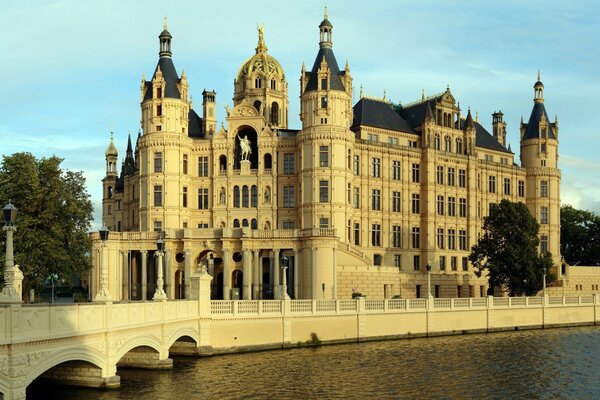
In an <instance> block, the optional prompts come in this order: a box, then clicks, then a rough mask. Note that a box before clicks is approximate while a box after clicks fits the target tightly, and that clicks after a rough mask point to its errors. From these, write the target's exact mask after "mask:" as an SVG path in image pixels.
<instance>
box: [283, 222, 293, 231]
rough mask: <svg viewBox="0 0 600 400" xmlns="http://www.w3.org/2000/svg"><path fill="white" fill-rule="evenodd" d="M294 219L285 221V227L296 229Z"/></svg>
mask: <svg viewBox="0 0 600 400" xmlns="http://www.w3.org/2000/svg"><path fill="white" fill-rule="evenodd" d="M294 226H295V224H294V221H283V229H294Z"/></svg>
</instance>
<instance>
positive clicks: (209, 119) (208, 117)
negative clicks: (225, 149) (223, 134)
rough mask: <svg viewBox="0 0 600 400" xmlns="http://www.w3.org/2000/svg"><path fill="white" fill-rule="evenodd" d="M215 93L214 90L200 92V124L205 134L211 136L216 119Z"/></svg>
mask: <svg viewBox="0 0 600 400" xmlns="http://www.w3.org/2000/svg"><path fill="white" fill-rule="evenodd" d="M216 96H217V93H216V92H215V91H214V90H211V91H207V90H206V89H204V91H203V92H202V116H203V119H202V123H203V130H204V132H205V133H206V134H208V135H212V134H213V133H214V131H215V129H216V125H217V119H216V111H215V97H216Z"/></svg>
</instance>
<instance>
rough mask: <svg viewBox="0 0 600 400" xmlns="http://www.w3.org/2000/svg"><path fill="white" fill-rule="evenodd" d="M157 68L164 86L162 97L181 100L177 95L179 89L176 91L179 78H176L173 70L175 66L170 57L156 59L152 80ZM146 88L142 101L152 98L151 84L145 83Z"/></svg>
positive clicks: (175, 71) (175, 72)
mask: <svg viewBox="0 0 600 400" xmlns="http://www.w3.org/2000/svg"><path fill="white" fill-rule="evenodd" d="M158 67H160V70H161V72H162V74H163V78H164V79H165V84H166V85H165V90H164V93H163V97H168V98H172V99H179V98H181V95H180V94H179V89H177V84H178V83H179V76H177V70H176V69H175V65H174V64H173V60H172V59H171V57H161V58H159V59H158V64H157V65H156V69H155V70H154V74H152V78H153V79H154V77H155V76H156V71H158ZM146 87H147V88H148V89H147V90H146V94H145V96H144V100H148V99H151V98H152V90H151V88H152V82H148V81H146Z"/></svg>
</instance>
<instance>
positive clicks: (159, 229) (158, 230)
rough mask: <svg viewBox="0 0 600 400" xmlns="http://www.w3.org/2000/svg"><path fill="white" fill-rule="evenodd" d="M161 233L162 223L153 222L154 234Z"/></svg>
mask: <svg viewBox="0 0 600 400" xmlns="http://www.w3.org/2000/svg"><path fill="white" fill-rule="evenodd" d="M160 231H162V221H154V232H160Z"/></svg>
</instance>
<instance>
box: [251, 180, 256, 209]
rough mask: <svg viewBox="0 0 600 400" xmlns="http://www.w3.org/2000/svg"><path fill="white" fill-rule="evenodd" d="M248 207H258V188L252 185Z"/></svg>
mask: <svg viewBox="0 0 600 400" xmlns="http://www.w3.org/2000/svg"><path fill="white" fill-rule="evenodd" d="M250 206H251V207H258V187H257V186H256V185H253V186H252V189H251V190H250Z"/></svg>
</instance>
